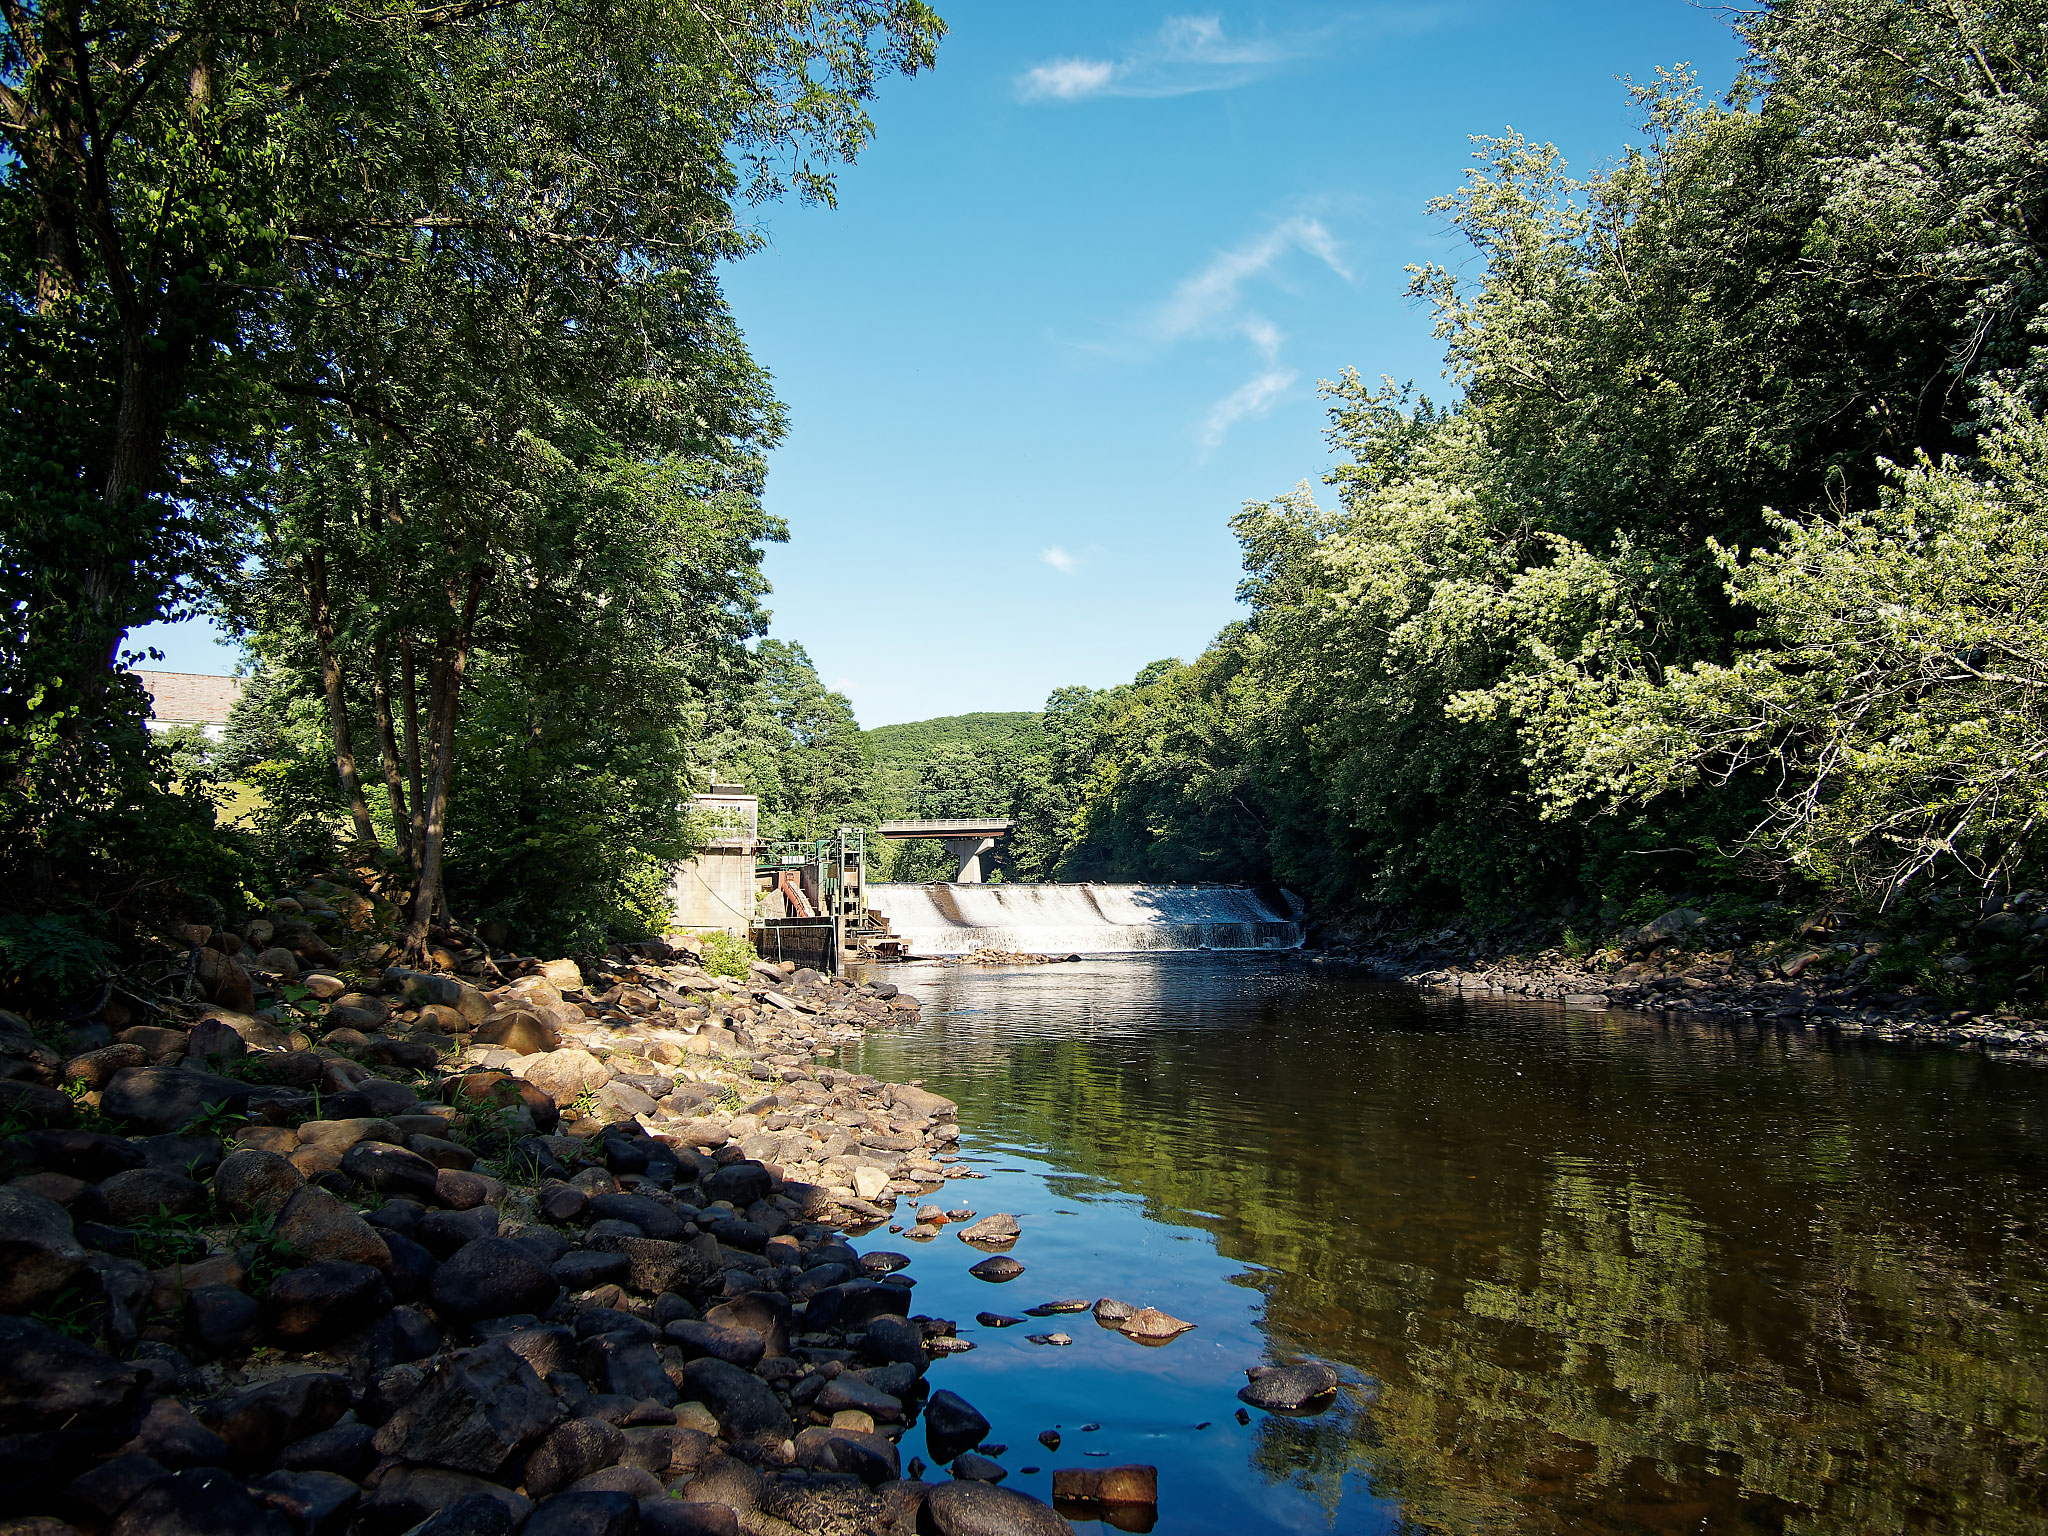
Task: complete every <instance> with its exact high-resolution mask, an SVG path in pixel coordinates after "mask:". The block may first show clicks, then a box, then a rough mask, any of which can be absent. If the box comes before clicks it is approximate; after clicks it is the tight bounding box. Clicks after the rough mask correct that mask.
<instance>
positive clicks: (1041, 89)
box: [1016, 0, 1466, 102]
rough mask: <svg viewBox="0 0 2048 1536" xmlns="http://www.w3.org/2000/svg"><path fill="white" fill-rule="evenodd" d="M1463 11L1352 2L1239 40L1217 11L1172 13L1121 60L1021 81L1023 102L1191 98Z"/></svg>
mask: <svg viewBox="0 0 2048 1536" xmlns="http://www.w3.org/2000/svg"><path fill="white" fill-rule="evenodd" d="M1465 9H1466V7H1465V5H1464V4H1463V3H1462V0H1406V3H1399V4H1386V5H1366V6H1359V7H1354V8H1352V9H1350V10H1347V11H1343V12H1340V13H1338V14H1337V15H1335V16H1333V17H1332V18H1331V19H1330V20H1329V21H1327V22H1325V23H1323V24H1322V25H1319V26H1314V27H1305V28H1297V29H1295V30H1293V31H1289V32H1281V33H1262V34H1259V35H1257V36H1248V37H1240V36H1237V35H1236V34H1234V33H1232V32H1231V31H1230V30H1229V28H1228V27H1227V26H1226V25H1225V24H1224V21H1223V18H1222V17H1221V16H1219V15H1216V14H1214V13H1207V14H1201V15H1190V16H1169V17H1167V18H1166V20H1165V21H1164V22H1162V23H1161V24H1160V27H1159V30H1158V31H1157V32H1155V33H1153V34H1152V35H1151V36H1150V37H1148V38H1146V39H1145V40H1144V41H1143V42H1141V43H1138V44H1136V45H1134V46H1133V47H1131V48H1130V49H1128V50H1127V51H1125V52H1124V53H1123V54H1122V55H1120V56H1119V57H1116V58H1062V59H1053V60H1050V61H1048V62H1046V63H1044V64H1038V65H1034V66H1033V67H1032V68H1030V69H1027V70H1025V71H1024V72H1023V73H1022V74H1021V75H1019V76H1018V77H1017V79H1016V90H1017V97H1018V99H1019V100H1020V101H1047V102H1060V101H1084V100H1087V99H1088V98H1090V97H1095V96H1135V97H1168V96H1191V95H1194V94H1196V93H1198V92H1201V91H1227V90H1232V89H1235V88H1236V87H1238V86H1241V85H1249V84H1251V83H1252V82H1253V81H1255V80H1260V79H1264V78H1265V77H1266V76H1268V75H1271V74H1273V73H1274V72H1275V71H1277V70H1279V69H1282V68H1284V67H1285V66H1286V65H1288V64H1291V63H1293V62H1295V61H1296V60H1299V59H1306V58H1313V57H1317V56H1321V55H1326V54H1327V53H1328V52H1329V51H1330V50H1331V49H1332V48H1336V47H1340V46H1342V45H1344V44H1346V43H1347V42H1351V41H1354V40H1355V39H1357V38H1358V37H1360V36H1361V35H1366V34H1372V33H1378V34H1412V33H1415V32H1421V31H1427V30H1429V29H1431V28H1433V27H1436V26H1438V25H1440V24H1441V23H1443V22H1444V21H1445V20H1447V19H1449V18H1451V17H1452V16H1455V15H1458V14H1461V13H1462V12H1463V11H1464V10H1465Z"/></svg>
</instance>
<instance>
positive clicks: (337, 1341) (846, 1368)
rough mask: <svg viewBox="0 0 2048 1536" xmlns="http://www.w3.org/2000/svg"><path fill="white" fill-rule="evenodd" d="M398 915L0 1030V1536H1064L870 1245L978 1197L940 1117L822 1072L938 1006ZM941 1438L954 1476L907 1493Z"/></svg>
mask: <svg viewBox="0 0 2048 1536" xmlns="http://www.w3.org/2000/svg"><path fill="white" fill-rule="evenodd" d="M377 916H378V907H377V903H376V902H375V901H374V900H373V899H371V898H370V897H368V896H366V895H365V894H364V893H363V892H362V891H359V890H350V889H349V888H347V887H346V886H342V885H332V884H329V885H320V886H316V887H315V888H313V889H310V890H307V891H303V892H297V893H294V895H293V896H292V897H289V898H285V899H281V900H280V901H278V902H276V903H275V904H274V910H273V911H272V913H270V914H269V915H268V916H267V917H266V918H265V919H263V920H260V921H259V922H257V923H254V924H251V925H249V926H248V927H246V928H245V929H244V930H243V931H242V932H241V933H239V934H233V933H211V932H208V931H206V930H203V929H201V930H192V931H190V932H188V933H187V934H186V936H185V937H186V939H187V941H188V942H189V944H190V945H191V951H190V957H189V961H188V963H187V964H186V966H185V974H186V975H187V976H189V977H190V978H192V980H193V982H194V984H195V985H196V987H197V988H198V989H200V990H201V991H203V992H204V993H205V994H206V995H210V996H211V997H213V998H214V999H215V1002H214V1004H213V1005H212V1006H210V1007H197V1006H194V1007H189V1008H185V1009H181V1010H166V1011H158V1012H157V1013H155V1014H154V1015H153V1016H152V1017H151V1019H150V1021H149V1022H133V1019H134V1017H135V1015H131V1014H129V1013H128V1012H127V1011H126V1009H125V1005H123V1004H121V1003H119V1002H118V1001H114V1002H109V1003H104V1004H103V1005H102V1007H101V1009H100V1012H99V1016H98V1017H97V1019H95V1020H94V1021H92V1022H88V1023H84V1024H74V1025H71V1026H68V1027H65V1028H40V1029H38V1028H34V1027H32V1026H31V1025H30V1024H29V1023H28V1022H27V1021H24V1020H23V1019H20V1018H18V1017H16V1016H14V1015H11V1014H0V1074H4V1075H0V1113H4V1115H5V1117H6V1120H5V1123H4V1125H0V1157H4V1159H5V1165H4V1168H0V1174H4V1176H5V1179H6V1182H5V1184H4V1186H0V1352H4V1356H5V1361H6V1365H5V1369H4V1370H0V1536H66V1533H71V1532H81V1533H97V1532H111V1533H112V1536H245V1533H246V1536H399V1533H413V1536H512V1533H514V1532H518V1533H520V1536H634V1533H636V1532H637V1533H643V1536H685V1533H687V1536H710V1533H719V1536H732V1533H736V1532H739V1531H746V1532H751V1533H755V1536H784V1533H790V1532H803V1533H817V1536H839V1533H853V1532H869V1531H872V1532H883V1533H891V1532H911V1531H925V1532H939V1533H943V1536H999V1533H1005V1532H1016V1533H1027V1536H1028V1533H1038V1532H1063V1531H1069V1530H1070V1529H1071V1528H1070V1527H1069V1526H1068V1525H1067V1524H1066V1522H1065V1521H1064V1520H1063V1519H1062V1518H1061V1517H1060V1516H1059V1515H1058V1514H1056V1513H1055V1512H1054V1510H1053V1509H1052V1508H1051V1507H1050V1506H1048V1505H1046V1504H1044V1503H1042V1502H1041V1501H1039V1500H1036V1499H1033V1498H1030V1497H1029V1496H1027V1495H1024V1494H1022V1493H1018V1492H1015V1491H1013V1490H1010V1489H1005V1488H1000V1487H997V1486H995V1484H994V1482H992V1481H984V1480H980V1479H981V1478H982V1477H995V1478H1000V1476H1001V1475H1002V1469H1001V1467H1000V1466H999V1465H998V1464H996V1463H995V1462H993V1461H992V1460H991V1459H990V1458H989V1457H988V1456H979V1455H976V1454H974V1453H975V1450H976V1447H977V1446H979V1445H980V1444H981V1443H982V1441H983V1438H984V1437H985V1436H986V1435H987V1434H988V1432H989V1422H988V1420H987V1419H985V1418H984V1417H982V1415H981V1414H980V1413H978V1412H977V1411H976V1410H975V1409H974V1408H973V1407H972V1406H970V1405H969V1404H967V1403H966V1402H964V1401H963V1400H961V1399H960V1398H959V1397H958V1396H957V1395H956V1394H954V1393H950V1392H946V1391H937V1392H933V1391H931V1390H930V1388H929V1386H928V1384H927V1382H926V1379H925V1378H926V1373H927V1371H928V1370H929V1369H930V1368H931V1366H932V1365H933V1363H934V1362H935V1361H939V1360H943V1359H944V1357H945V1356H946V1355H947V1354H949V1353H953V1352H957V1351H960V1350H964V1349H967V1348H970V1347H971V1345H969V1344H968V1343H966V1342H965V1341H963V1340H960V1339H959V1338H958V1337H957V1336H956V1331H955V1325H954V1323H953V1322H952V1321H950V1320H947V1319H943V1318H936V1317H930V1316H926V1315H923V1314H921V1313H920V1312H919V1311H918V1309H917V1308H916V1306H915V1303H914V1295H913V1290H912V1287H913V1285H914V1283H915V1282H914V1281H913V1280H912V1279H911V1277H909V1276H908V1275H906V1274H904V1273H903V1272H902V1271H903V1268H904V1266H905V1265H907V1264H908V1262H909V1260H908V1258H907V1257H906V1256H904V1255H901V1254H883V1253H871V1254H868V1255H866V1256H865V1257H863V1256H860V1255H858V1254H856V1252H855V1251H854V1249H853V1248H852V1247H851V1246H850V1245H849V1244H848V1242H847V1241H846V1237H845V1233H846V1231H847V1230H849V1229H858V1230H865V1229H868V1228H872V1227H873V1226H875V1225H877V1224H879V1223H880V1222H882V1221H883V1220H885V1219H886V1217H887V1215H888V1214H889V1211H890V1210H891V1209H892V1208H893V1207H894V1205H895V1203H896V1201H897V1199H898V1198H913V1199H922V1198H924V1197H926V1196H929V1195H931V1194H933V1193H935V1192H937V1191H939V1190H941V1189H943V1188H944V1186H945V1185H946V1183H947V1182H948V1181H949V1180H955V1179H969V1178H973V1177H975V1175H974V1174H973V1173H972V1172H971V1170H969V1169H967V1168H965V1167H964V1166H962V1165H961V1164H960V1163H959V1162H958V1161H957V1154H956V1153H955V1151H954V1145H955V1142H956V1140H957V1138H958V1135H959V1132H958V1128H957V1125H956V1122H955V1108H954V1105H953V1104H952V1103H951V1102H950V1101H949V1100H947V1099H944V1098H942V1097H940V1096H939V1095H937V1094H935V1093H929V1092H926V1091H925V1090H923V1089H922V1088H920V1087H919V1086H917V1085H916V1084H914V1083H913V1084H890V1083H884V1082H880V1081H877V1080H876V1079H874V1078H872V1077H867V1076H863V1075H860V1074H856V1073H852V1072H847V1071H842V1070H837V1069H835V1068H833V1067H831V1066H829V1065H827V1064H826V1063H825V1060H823V1059H821V1057H823V1056H824V1055H826V1054H827V1053H829V1052H831V1051H832V1050H834V1049H835V1048H836V1047H838V1046H840V1045H842V1044H844V1043H846V1042H848V1041H850V1040H854V1039H857V1038H859V1036H860V1034H861V1032H862V1031H863V1030H864V1029H866V1028H869V1027H871V1026H874V1025H877V1024H883V1023H887V1022H890V1021H892V1020H898V1019H906V1018H914V1017H915V1016H916V1012H917V1003H916V1001H915V1000H914V999H912V998H909V997H906V996H903V995H901V994H900V993H898V992H897V990H896V988H894V987H893V986H890V985H887V984H886V983H883V984H873V983H862V984H860V985H854V984H851V983H848V982H846V981H843V980H836V979H832V978H827V977H823V976H819V975H817V974H815V973H812V972H806V971H791V970H790V969H789V968H788V967H786V966H784V967H766V966H762V965H759V964H757V965H756V966H755V967H754V969H753V971H752V973H751V974H750V975H749V976H748V977H747V978H746V979H744V980H733V979H730V978H727V977H724V976H716V975H712V974H710V973H709V972H707V971H705V970H703V969H701V968H700V967H699V966H698V965H697V964H695V963H694V957H693V956H692V955H691V954H690V953H688V952H687V951H684V950H681V949H670V948H669V947H667V946H663V945H655V946H642V947H641V948H640V950H639V951H638V952H637V953H636V954H634V955H632V956H619V957H616V958H615V959H614V960H613V962H612V963H610V964H609V965H608V966H607V967H606V968H604V969H602V970H597V971H594V972H593V973H592V974H589V975H585V974H583V973H582V972H580V971H579V970H578V969H577V967H576V966H575V965H573V964H571V963H570V962H568V961H561V960H556V961H549V962H542V961H540V960H537V959H530V958H529V959H519V960H511V961H507V960H503V959H499V960H496V961H493V960H492V959H491V958H490V957H488V956H486V955H485V954H483V953H482V952H481V951H474V952H472V951H467V950H461V949H454V948H450V949H444V950H441V951H439V952H437V954H436V956H435V961H436V968H435V969H433V970H411V969H405V968H402V967H388V966H383V965H382V962H383V961H384V960H386V959H388V958H389V952H388V950H387V949H385V948H384V946H382V945H380V944H378V943H376V942H375V940H374V933H373V931H372V930H373V929H374V921H375V919H376V918H377ZM352 930H353V931H352ZM380 967H381V968H380ZM258 1005H261V1006H258ZM954 1203H955V1204H956V1205H957V1204H958V1202H957V1201H955V1202H954ZM974 1214H975V1213H974V1212H973V1211H971V1210H964V1209H955V1210H952V1211H944V1210H942V1209H941V1208H940V1207H939V1206H937V1205H936V1204H933V1205H930V1206H928V1207H926V1208H925V1209H923V1210H921V1211H920V1212H919V1220H920V1222H921V1223H923V1224H925V1225H927V1226H928V1225H930V1224H932V1223H943V1222H944V1221H946V1220H947V1219H967V1218H971V1217H972V1216H973V1215H974ZM997 1225H1000V1223H998V1224H997ZM1014 1227H1015V1224H1014V1222H1012V1223H1010V1230H1011V1231H1012V1232H1014ZM985 1235H986V1234H985ZM1006 1245H1007V1240H1006V1239H1004V1238H1003V1237H1002V1235H1001V1234H1000V1233H997V1234H995V1237H994V1242H993V1244H992V1246H1006ZM920 1414H922V1416H923V1418H924V1421H925V1424H926V1433H927V1444H928V1448H929V1449H930V1450H931V1452H932V1453H933V1454H934V1455H938V1456H943V1457H946V1458H949V1459H950V1458H954V1457H958V1458H960V1459H959V1460H957V1461H955V1463H954V1466H955V1471H956V1478H955V1480H952V1481H938V1482H932V1483H927V1482H924V1481H922V1480H921V1476H920V1475H921V1472H922V1470H923V1469H922V1467H921V1466H919V1465H918V1464H916V1463H915V1462H913V1463H912V1464H911V1465H910V1466H907V1467H906V1466H904V1465H902V1464H901V1459H900V1456H899V1451H898V1446H897V1440H898V1438H899V1437H900V1435H901V1434H902V1432H903V1429H904V1427H905V1425H906V1424H908V1423H911V1422H914V1421H915V1420H916V1419H917V1418H918V1417H919V1416H920ZM991 1449H995V1450H999V1449H1000V1448H991ZM1130 1470H1131V1471H1132V1472H1133V1475H1134V1476H1135V1475H1136V1474H1137V1473H1139V1472H1142V1471H1143V1470H1145V1469H1130ZM1100 1471H1101V1469H1099V1468H1098V1469H1094V1473H1091V1474H1086V1475H1084V1474H1083V1473H1080V1472H1076V1473H1074V1474H1073V1475H1072V1477H1071V1478H1070V1479H1069V1481H1070V1482H1072V1483H1073V1484H1074V1486H1075V1487H1077V1488H1078V1487H1079V1485H1080V1483H1082V1482H1085V1481H1086V1477H1087V1475H1094V1474H1095V1473H1100Z"/></svg>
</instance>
